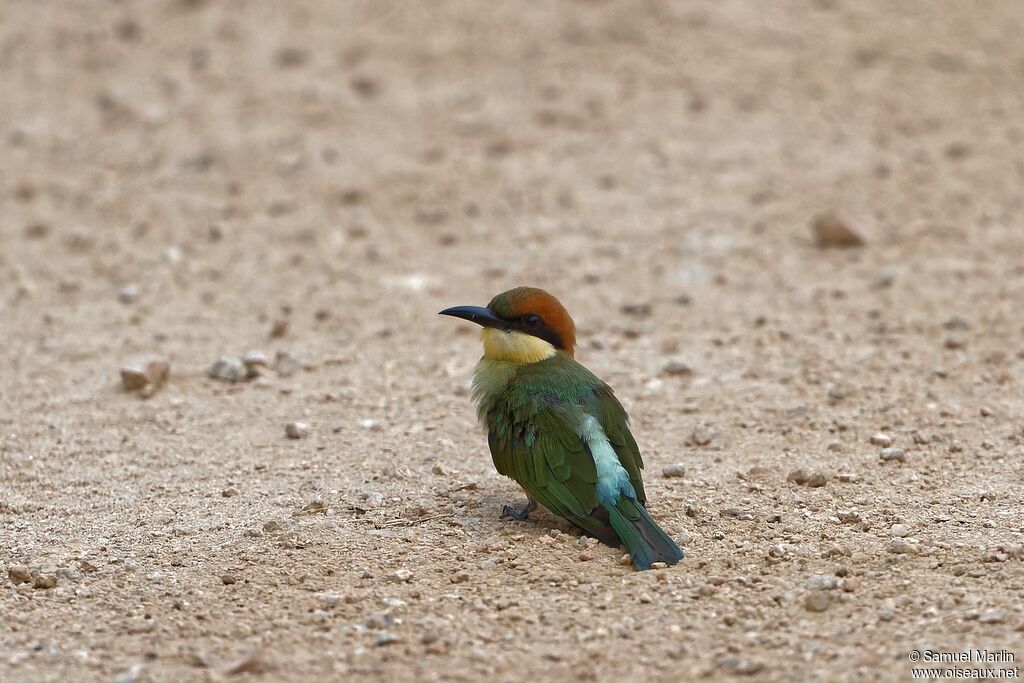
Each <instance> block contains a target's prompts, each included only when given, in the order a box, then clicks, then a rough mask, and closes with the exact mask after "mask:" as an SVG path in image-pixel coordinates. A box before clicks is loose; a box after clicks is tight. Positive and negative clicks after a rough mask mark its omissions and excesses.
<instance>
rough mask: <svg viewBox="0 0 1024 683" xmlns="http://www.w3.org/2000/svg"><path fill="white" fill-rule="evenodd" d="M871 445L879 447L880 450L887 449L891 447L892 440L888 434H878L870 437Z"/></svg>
mask: <svg viewBox="0 0 1024 683" xmlns="http://www.w3.org/2000/svg"><path fill="white" fill-rule="evenodd" d="M871 444H872V445H874V446H881V447H882V448H888V447H889V446H891V445H892V438H891V437H890V436H889V435H888V434H884V433H882V432H878V433H877V434H873V435H872V436H871Z"/></svg>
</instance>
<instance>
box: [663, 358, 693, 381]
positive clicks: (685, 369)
mask: <svg viewBox="0 0 1024 683" xmlns="http://www.w3.org/2000/svg"><path fill="white" fill-rule="evenodd" d="M661 372H662V374H665V375H668V376H670V377H687V376H689V375H692V374H693V368H691V367H690V366H689V365H687V364H686V363H684V362H683V361H681V360H675V359H673V360H670V361H669V362H667V363H665V365H663V366H662V368H661Z"/></svg>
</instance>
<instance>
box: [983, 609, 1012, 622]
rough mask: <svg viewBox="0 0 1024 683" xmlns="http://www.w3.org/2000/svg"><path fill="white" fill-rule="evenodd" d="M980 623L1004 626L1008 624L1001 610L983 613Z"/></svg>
mask: <svg viewBox="0 0 1024 683" xmlns="http://www.w3.org/2000/svg"><path fill="white" fill-rule="evenodd" d="M978 621H979V622H980V623H982V624H1003V623H1005V622H1006V617H1004V616H1003V613H1002V612H1000V611H999V610H994V609H989V610H985V611H984V612H982V613H981V616H980V617H978Z"/></svg>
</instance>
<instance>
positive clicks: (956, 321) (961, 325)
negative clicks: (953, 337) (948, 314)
mask: <svg viewBox="0 0 1024 683" xmlns="http://www.w3.org/2000/svg"><path fill="white" fill-rule="evenodd" d="M942 326H943V327H945V328H946V329H947V330H951V331H952V330H969V329H971V322H970V321H969V320H968V319H967V318H965V317H963V316H962V315H954V316H953V317H952V318H950V319H949V320H947V321H946V322H944V323H942Z"/></svg>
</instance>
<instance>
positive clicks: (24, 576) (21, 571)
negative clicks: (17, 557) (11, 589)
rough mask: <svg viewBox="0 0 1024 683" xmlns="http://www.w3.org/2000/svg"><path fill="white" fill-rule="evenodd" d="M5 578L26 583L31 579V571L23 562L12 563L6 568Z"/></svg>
mask: <svg viewBox="0 0 1024 683" xmlns="http://www.w3.org/2000/svg"><path fill="white" fill-rule="evenodd" d="M7 578H9V579H10V580H11V581H13V582H14V583H28V582H29V581H31V580H32V572H30V571H29V569H28V567H26V566H25V565H23V564H13V565H11V566H10V567H8V569H7Z"/></svg>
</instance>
